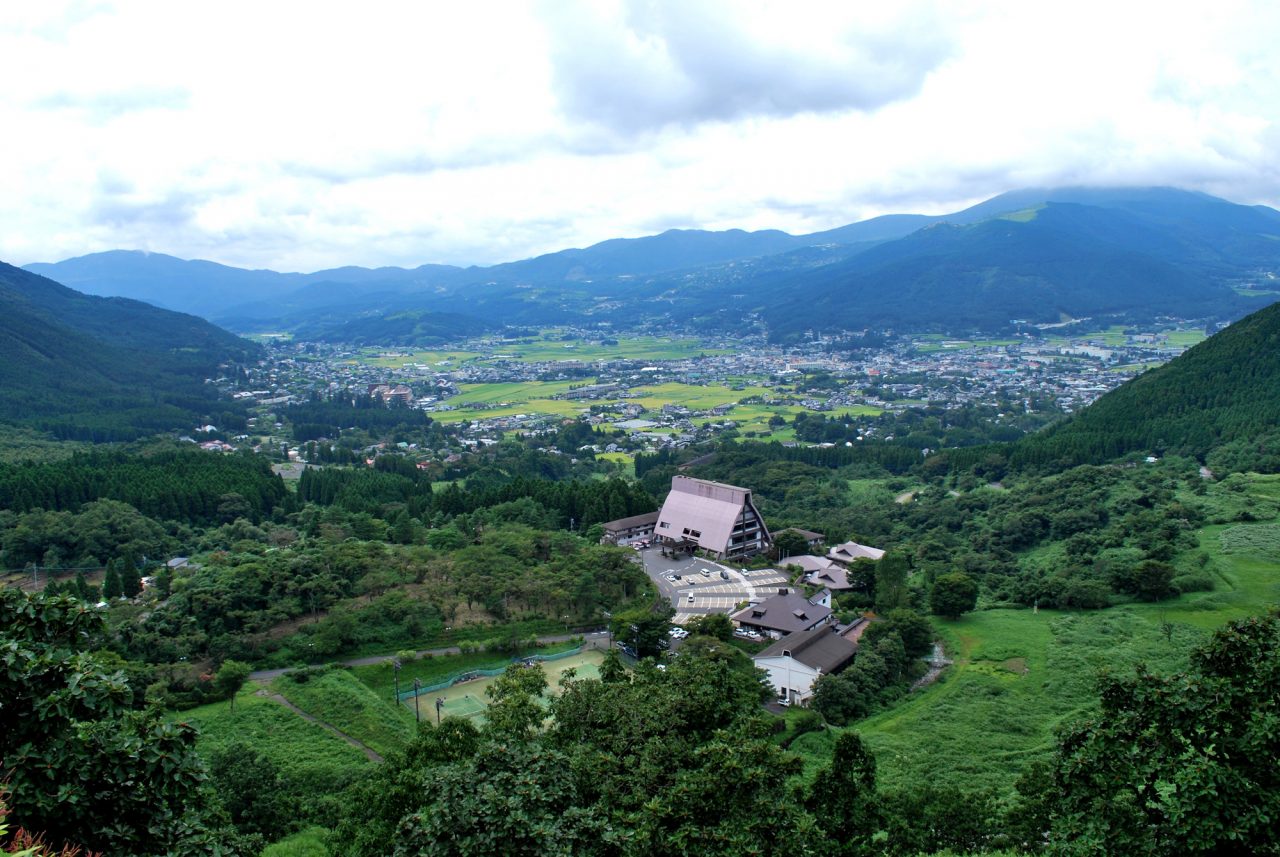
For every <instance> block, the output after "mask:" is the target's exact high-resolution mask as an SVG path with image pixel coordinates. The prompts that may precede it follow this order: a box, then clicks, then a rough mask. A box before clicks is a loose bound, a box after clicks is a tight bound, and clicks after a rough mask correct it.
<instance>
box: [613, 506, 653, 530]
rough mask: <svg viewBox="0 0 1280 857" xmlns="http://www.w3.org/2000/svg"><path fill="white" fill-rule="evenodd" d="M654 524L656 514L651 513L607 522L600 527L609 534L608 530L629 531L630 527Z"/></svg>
mask: <svg viewBox="0 0 1280 857" xmlns="http://www.w3.org/2000/svg"><path fill="white" fill-rule="evenodd" d="M656 523H658V513H657V512H656V511H653V512H645V513H644V514H643V515H632V516H631V517H630V518H619V519H618V520H616V521H609V522H607V523H605V524H602V525H601V526H603V527H604V529H605V532H609V531H610V530H629V529H631V528H632V527H640V526H644V525H646V524H656Z"/></svg>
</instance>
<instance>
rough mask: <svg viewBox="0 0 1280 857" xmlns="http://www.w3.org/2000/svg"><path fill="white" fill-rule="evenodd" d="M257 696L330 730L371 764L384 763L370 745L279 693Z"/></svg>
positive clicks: (259, 694) (260, 691) (268, 692)
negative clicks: (309, 712)
mask: <svg viewBox="0 0 1280 857" xmlns="http://www.w3.org/2000/svg"><path fill="white" fill-rule="evenodd" d="M256 695H257V696H265V697H266V698H267V699H269V700H271V701H272V702H276V703H279V704H280V705H283V706H284V707H285V708H287V709H289V710H290V711H292V712H293V713H294V714H296V715H298V716H299V717H301V718H302V719H303V720H310V721H311V722H312V723H314V724H316V725H317V726H320V727H323V728H325V729H328V730H329V731H330V732H332V733H333V734H334V735H337V736H338V737H339V738H341V739H342V740H343V741H346V742H347V743H348V744H350V745H351V746H352V747H355V748H356V749H357V750H359V751H360V752H361V753H364V754H365V756H366V757H368V759H369V761H370V762H381V761H382V756H381V755H379V754H378V752H377V751H376V750H374V749H373V748H372V747H370V746H369V745H368V744H366V743H364V742H363V741H361V740H359V739H357V738H352V737H351V736H350V735H348V734H347V733H346V732H343V731H342V730H341V729H339V728H338V727H336V726H334V725H332V724H330V723H325V722H324V721H323V720H321V719H320V718H319V717H316V716H314V715H311V714H308V713H307V712H305V711H303V710H302V709H301V708H299V707H298V706H296V705H294V704H293V703H292V702H290V701H289V700H287V699H285V698H284V697H283V696H281V695H280V694H278V693H272V692H271V691H269V690H265V689H264V690H259V691H257V692H256Z"/></svg>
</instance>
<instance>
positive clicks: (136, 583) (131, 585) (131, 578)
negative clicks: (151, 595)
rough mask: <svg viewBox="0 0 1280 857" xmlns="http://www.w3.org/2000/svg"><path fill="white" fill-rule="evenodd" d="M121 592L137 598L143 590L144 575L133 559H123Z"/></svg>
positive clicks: (121, 563) (128, 596)
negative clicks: (139, 571) (140, 572)
mask: <svg viewBox="0 0 1280 857" xmlns="http://www.w3.org/2000/svg"><path fill="white" fill-rule="evenodd" d="M120 565H121V566H122V568H121V570H120V594H121V595H123V596H124V597H125V598H137V597H138V595H139V594H140V593H141V592H142V575H141V574H139V573H138V567H137V566H136V565H134V563H133V562H132V560H128V559H125V560H121V562H120Z"/></svg>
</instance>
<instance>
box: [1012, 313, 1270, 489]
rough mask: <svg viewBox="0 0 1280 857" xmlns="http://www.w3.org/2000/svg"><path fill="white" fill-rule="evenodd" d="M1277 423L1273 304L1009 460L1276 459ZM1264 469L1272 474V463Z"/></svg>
mask: <svg viewBox="0 0 1280 857" xmlns="http://www.w3.org/2000/svg"><path fill="white" fill-rule="evenodd" d="M1277 426H1280V304H1272V305H1271V306H1269V307H1266V308H1265V309H1262V310H1259V311H1257V312H1255V313H1253V314H1252V315H1250V316H1248V317H1247V318H1243V319H1241V320H1240V321H1237V322H1236V323H1235V324H1233V325H1231V326H1230V327H1227V328H1226V329H1224V330H1222V331H1220V332H1219V333H1217V334H1215V335H1214V336H1211V337H1209V338H1208V339H1206V340H1205V341H1204V342H1202V343H1200V344H1199V345H1197V346H1195V347H1194V348H1192V349H1190V350H1189V351H1187V352H1186V353H1185V354H1183V355H1182V356H1180V357H1178V358H1176V359H1175V360H1172V361H1170V362H1169V363H1167V364H1165V365H1164V366H1161V367H1159V368H1157V369H1153V370H1151V371H1149V372H1146V373H1144V374H1142V375H1140V376H1138V377H1137V378H1135V379H1133V380H1132V381H1130V382H1129V383H1127V384H1125V385H1124V386H1122V387H1120V388H1118V389H1116V390H1113V391H1112V392H1110V393H1108V394H1107V395H1105V396H1103V397H1102V398H1100V399H1098V401H1096V402H1094V403H1093V404H1092V405H1091V406H1089V407H1088V408H1086V409H1084V410H1083V411H1081V412H1080V413H1079V414H1077V415H1075V416H1074V417H1072V418H1071V419H1070V420H1068V421H1066V422H1064V423H1060V424H1058V425H1056V426H1053V427H1051V428H1049V429H1048V430H1046V431H1045V432H1043V433H1041V434H1039V435H1035V436H1032V437H1029V438H1026V439H1025V440H1023V441H1021V442H1020V443H1019V444H1018V445H1017V446H1016V447H1015V449H1014V453H1013V458H1014V460H1015V461H1023V462H1026V463H1030V464H1041V463H1048V462H1053V461H1063V460H1065V461H1068V462H1076V463H1082V462H1099V461H1106V460H1110V459H1114V458H1117V457H1119V456H1122V455H1125V454H1126V453H1130V452H1147V453H1151V454H1153V455H1165V454H1180V455H1190V456H1195V457H1197V458H1199V459H1201V460H1202V461H1203V460H1205V459H1206V457H1207V456H1210V455H1211V454H1213V453H1221V454H1238V455H1246V454H1248V453H1249V452H1250V451H1252V454H1253V455H1254V458H1255V463H1254V464H1253V465H1252V466H1251V467H1250V468H1249V469H1260V468H1263V467H1266V462H1267V461H1269V460H1276V461H1280V459H1277V456H1276V443H1275V441H1276V439H1277ZM1266 469H1274V464H1273V465H1272V466H1270V467H1266Z"/></svg>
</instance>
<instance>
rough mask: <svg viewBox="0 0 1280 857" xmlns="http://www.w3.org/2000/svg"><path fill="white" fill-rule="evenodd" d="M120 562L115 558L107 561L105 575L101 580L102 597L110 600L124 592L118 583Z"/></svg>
mask: <svg viewBox="0 0 1280 857" xmlns="http://www.w3.org/2000/svg"><path fill="white" fill-rule="evenodd" d="M119 566H120V563H119V562H118V561H117V560H114V559H113V560H111V561H110V562H108V563H107V576H106V578H105V579H104V580H103V581H102V597H103V598H104V599H105V600H107V601H110V600H111V599H112V598H119V597H120V596H121V595H122V594H124V590H123V587H122V586H121V583H120V567H119Z"/></svg>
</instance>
